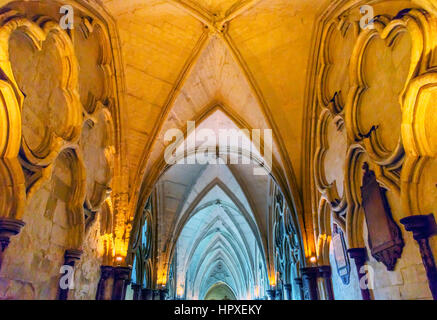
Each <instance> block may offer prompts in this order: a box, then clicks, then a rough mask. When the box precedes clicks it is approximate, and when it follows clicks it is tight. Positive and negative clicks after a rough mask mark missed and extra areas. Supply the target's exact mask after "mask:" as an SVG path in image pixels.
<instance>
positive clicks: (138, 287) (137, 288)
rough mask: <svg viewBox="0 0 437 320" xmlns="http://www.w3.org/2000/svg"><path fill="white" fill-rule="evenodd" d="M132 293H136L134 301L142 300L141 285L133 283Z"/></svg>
mask: <svg viewBox="0 0 437 320" xmlns="http://www.w3.org/2000/svg"><path fill="white" fill-rule="evenodd" d="M131 286H132V291H133V292H134V296H133V300H141V285H140V284H136V283H132V284H131Z"/></svg>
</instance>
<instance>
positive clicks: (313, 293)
mask: <svg viewBox="0 0 437 320" xmlns="http://www.w3.org/2000/svg"><path fill="white" fill-rule="evenodd" d="M300 271H301V273H302V283H303V292H304V299H305V300H319V292H318V290H317V277H318V274H319V269H318V267H309V268H301V269H300Z"/></svg>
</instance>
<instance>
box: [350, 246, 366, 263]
mask: <svg viewBox="0 0 437 320" xmlns="http://www.w3.org/2000/svg"><path fill="white" fill-rule="evenodd" d="M347 253H348V254H349V257H350V258H351V259H354V260H355V262H357V261H359V262H362V263H361V264H364V262H366V260H367V250H366V248H351V249H349V250H348V251H347Z"/></svg>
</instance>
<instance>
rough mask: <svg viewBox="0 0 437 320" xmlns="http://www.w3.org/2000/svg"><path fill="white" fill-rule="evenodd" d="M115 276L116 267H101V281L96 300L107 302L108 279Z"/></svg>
mask: <svg viewBox="0 0 437 320" xmlns="http://www.w3.org/2000/svg"><path fill="white" fill-rule="evenodd" d="M113 275H114V267H112V266H100V280H99V283H98V285H97V292H96V300H105V297H106V288H107V281H108V279H110V278H112V277H113Z"/></svg>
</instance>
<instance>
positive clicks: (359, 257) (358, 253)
mask: <svg viewBox="0 0 437 320" xmlns="http://www.w3.org/2000/svg"><path fill="white" fill-rule="evenodd" d="M347 252H348V253H349V257H350V258H351V259H353V260H354V261H355V266H356V268H357V275H358V285H359V287H360V289H361V296H362V297H363V300H372V298H371V297H370V291H369V288H368V287H367V286H366V287H365V288H363V286H362V285H361V279H362V277H365V276H366V274H365V272H364V270H363V269H364V268H363V267H364V264H365V262H366V259H367V250H366V248H352V249H349V250H348V251H347Z"/></svg>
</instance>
